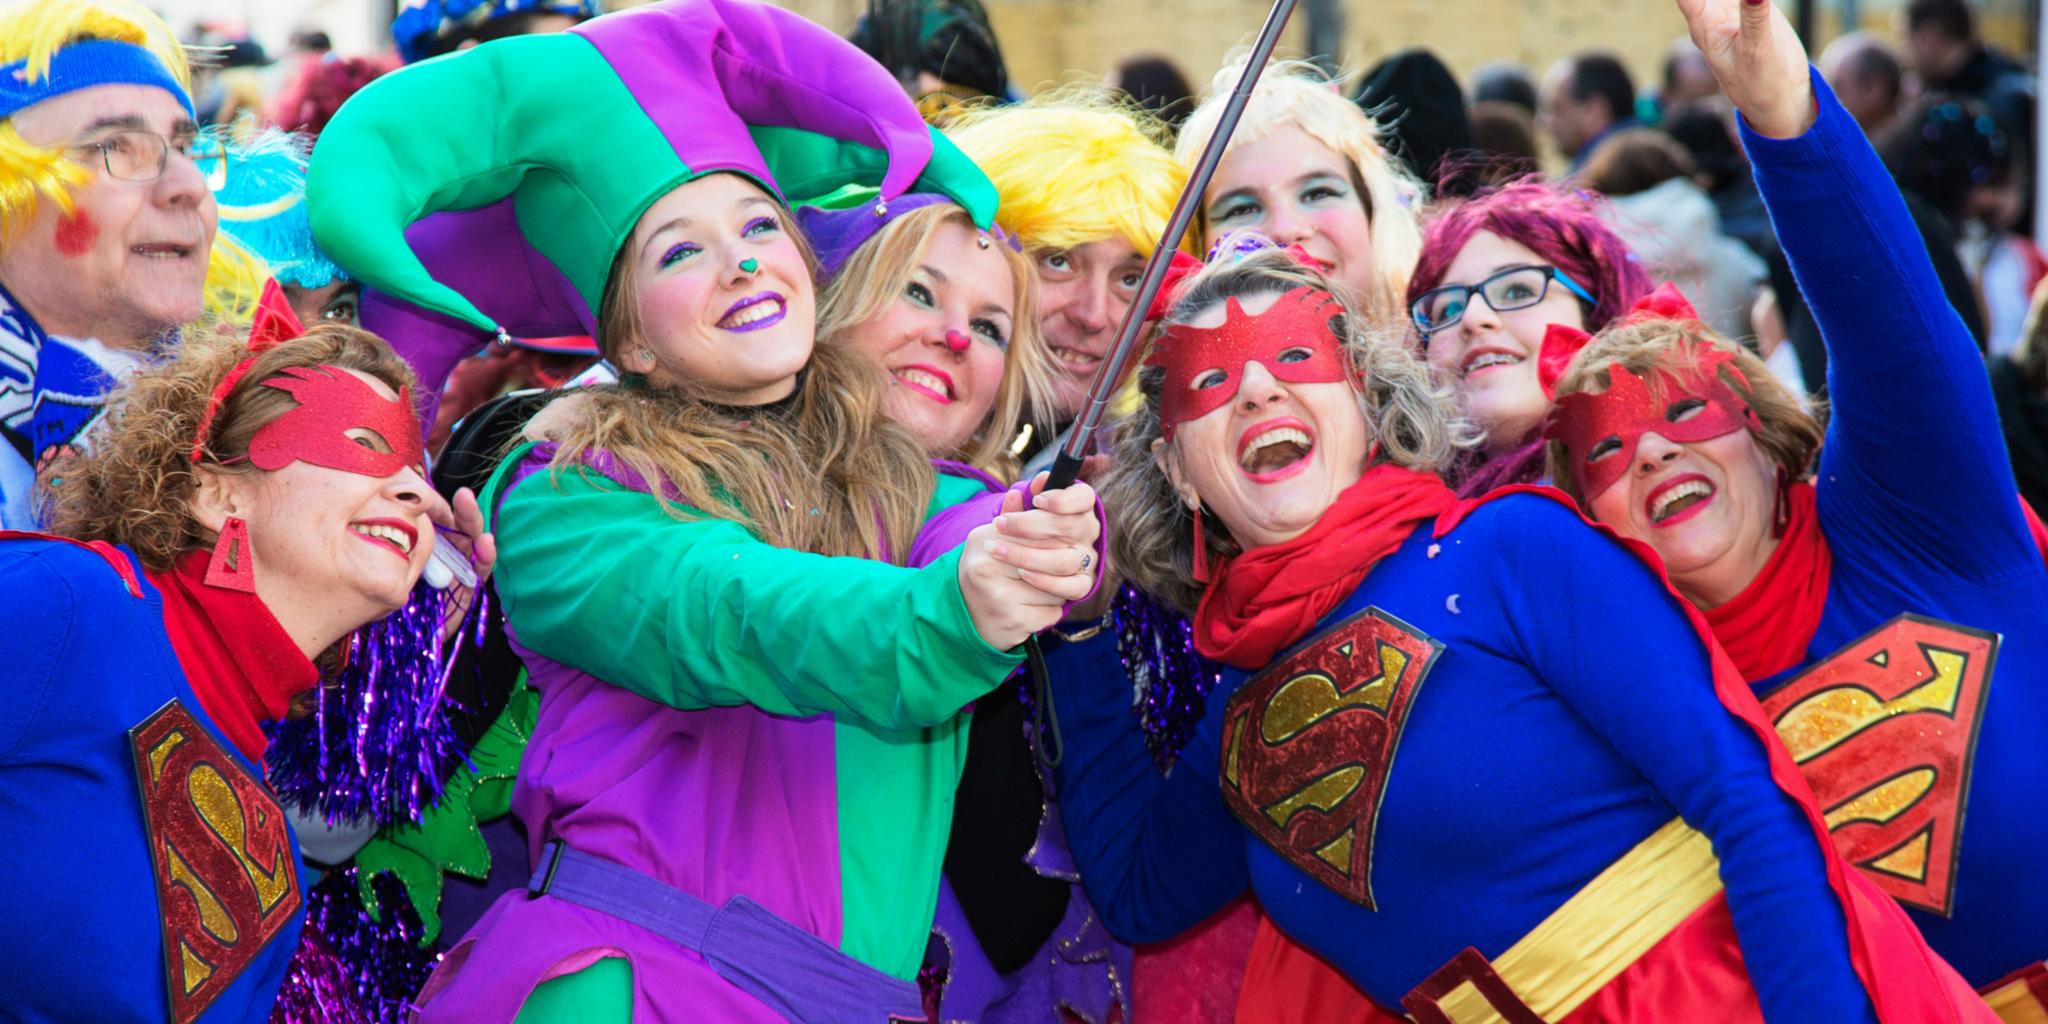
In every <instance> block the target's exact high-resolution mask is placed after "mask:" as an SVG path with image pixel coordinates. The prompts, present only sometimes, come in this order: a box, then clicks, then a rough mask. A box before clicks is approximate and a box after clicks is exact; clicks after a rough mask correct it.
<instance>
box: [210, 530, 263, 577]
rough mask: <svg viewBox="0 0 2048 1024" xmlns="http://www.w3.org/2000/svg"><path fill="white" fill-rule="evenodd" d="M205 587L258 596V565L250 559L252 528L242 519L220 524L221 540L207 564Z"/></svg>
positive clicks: (218, 541)
mask: <svg viewBox="0 0 2048 1024" xmlns="http://www.w3.org/2000/svg"><path fill="white" fill-rule="evenodd" d="M206 585H207V586H209V587H219V588H220V589H222V590H239V591H241V592H242V593H244V594H253V593H255V592H256V561H255V559H254V558H251V557H250V555H249V524H248V523H245V522H243V521H242V519H241V517H240V516H229V517H228V518H227V521H226V522H224V523H222V524H220V536H219V537H218V538H216V539H215V540H214V542H213V558H212V559H210V560H208V561H207V563H206Z"/></svg>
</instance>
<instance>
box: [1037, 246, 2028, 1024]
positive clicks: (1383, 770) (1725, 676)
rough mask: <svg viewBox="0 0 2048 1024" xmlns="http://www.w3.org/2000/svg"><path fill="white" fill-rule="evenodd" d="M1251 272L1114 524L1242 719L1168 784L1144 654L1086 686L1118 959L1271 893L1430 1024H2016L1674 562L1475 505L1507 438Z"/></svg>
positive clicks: (1159, 375) (1091, 671)
mask: <svg viewBox="0 0 2048 1024" xmlns="http://www.w3.org/2000/svg"><path fill="white" fill-rule="evenodd" d="M1230 259H1231V257H1229V256H1228V255H1226V256H1225V257H1224V260H1225V261H1226V262H1221V263H1218V264H1216V265H1212V266H1211V267H1209V268H1207V269H1206V270H1205V271H1203V272H1202V273H1200V274H1198V275H1196V276H1195V277H1193V278H1191V279H1190V280H1188V281H1187V282H1186V283H1185V284H1184V285H1183V286H1182V291H1181V292H1180V294H1179V297H1178V299H1177V301H1176V302H1175V305H1174V309H1173V311H1172V313H1171V314H1170V315H1169V316H1168V318H1167V326H1166V327H1165V329H1164V332H1163V334H1162V336H1161V338H1160V339H1159V340H1158V342H1157V344H1156V346H1155V349H1154V354H1153V356H1152V357H1151V358H1150V359H1149V360H1148V365H1147V368H1146V369H1145V370H1144V371H1143V373H1142V374H1141V375H1140V378H1139V384H1140V390H1141V391H1142V393H1143V394H1144V397H1145V407H1144V410H1143V411H1142V412H1140V413H1138V414H1136V415H1134V417H1133V418H1132V419H1131V420H1130V421H1128V422H1126V423H1125V424H1124V425H1123V427H1122V428H1121V430H1120V436H1119V441H1118V447H1119V451H1118V455H1119V456H1120V459H1119V464H1118V466H1117V468H1116V470H1115V472H1114V473H1113V474H1112V476H1111V477H1110V478H1109V479H1108V480H1107V481H1105V487H1104V494H1105V498H1106V499H1108V500H1109V501H1111V502H1112V503H1113V506H1114V507H1116V508H1118V509H1121V510H1122V511H1123V513H1124V514H1123V515H1122V516H1121V517H1119V519H1118V521H1119V522H1121V523H1125V524H1135V525H1130V526H1127V527H1126V528H1125V529H1123V530H1122V531H1120V532H1119V533H1118V535H1117V537H1116V540H1115V546H1116V547H1115V552H1114V553H1115V555H1116V557H1117V564H1118V565H1119V567H1120V568H1121V569H1122V570H1123V571H1124V572H1125V573H1126V574H1128V575H1129V576H1130V577H1131V578H1132V579H1133V580H1134V581H1136V582H1137V583H1138V584H1139V585H1140V586H1143V587H1145V588H1147V589H1149V590H1152V591H1153V592H1155V593H1158V594H1160V595H1161V596H1163V597H1165V598H1166V599H1168V600H1172V601H1175V602H1177V603H1180V604H1183V605H1185V606H1193V607H1195V608H1196V613H1195V628H1196V642H1197V645H1198V646H1199V647H1200V648H1201V649H1202V650H1203V652H1204V653H1205V654H1208V655H1209V656H1211V657H1215V658H1217V659H1218V660H1221V661H1223V662H1224V663H1226V664H1227V665H1229V666H1231V670H1230V671H1229V672H1228V673H1226V675H1225V677H1224V679H1223V681H1222V683H1221V684H1220V686H1219V688H1218V690H1217V693H1218V694H1220V695H1223V696H1221V697H1220V698H1213V699H1212V700H1211V701H1210V702H1209V707H1208V710H1207V711H1206V713H1205V715H1204V718H1203V720H1202V722H1201V724H1200V726H1199V728H1198V730H1197V733H1196V735H1195V737H1194V739H1193V740H1192V741H1191V743H1190V744H1189V746H1188V748H1187V750H1186V751H1185V752H1184V754H1183V756H1182V759H1181V762H1180V764H1179V765H1178V766H1177V767H1176V769H1175V770H1174V771H1173V772H1172V773H1171V774H1167V775H1161V774H1160V773H1159V772H1158V771H1157V770H1156V769H1155V768H1154V767H1153V766H1152V763H1151V761H1150V758H1149V756H1148V755H1147V753H1146V750H1145V746H1144V744H1143V742H1142V737H1141V736H1140V735H1139V729H1138V726H1137V724H1136V722H1135V721H1134V720H1133V719H1132V717H1131V715H1130V713H1129V710H1128V706H1127V704H1128V699H1129V698H1128V694H1127V692H1126V691H1125V690H1124V688H1123V687H1122V686H1121V685H1116V686H1109V685H1104V684H1105V682H1106V681H1108V680H1113V679H1117V678H1119V676H1118V675H1117V672H1116V662H1115V654H1114V645H1113V643H1110V642H1107V641H1100V640H1098V641H1095V642H1089V643H1082V644H1073V645H1068V646H1066V647H1063V648H1062V649H1061V650H1059V651H1057V652H1054V654H1053V655H1052V658H1054V659H1057V660H1060V661H1062V662H1064V670H1062V669H1061V668H1060V667H1055V668H1054V671H1053V672H1052V678H1053V679H1054V680H1055V688H1056V690H1057V704H1058V707H1059V708H1060V713H1061V720H1062V725H1063V727H1064V729H1065V735H1066V740H1067V752H1066V758H1065V760H1064V761H1063V763H1062V765H1061V770H1060V775H1061V786H1062V806H1063V810H1064V812H1065V814H1066V818H1067V822H1068V829H1069V834H1070V836H1071V839H1072V842H1073V847H1074V852H1075V855H1076V857H1077V859H1078V860H1079V862H1080V865H1081V868H1082V877H1083V879H1084V880H1085V883H1086V884H1087V886H1088V888H1089V893H1090V896H1091V897H1092V899H1093V901H1094V902H1095V904H1096V906H1097V907H1098V908H1099V909H1100V910H1101V911H1102V913H1103V914H1104V916H1105V919H1106V921H1107V922H1108V923H1109V924H1110V927H1111V930H1112V931H1113V932H1115V933H1117V934H1119V935H1120V936H1122V937H1124V938H1126V939H1128V940H1132V941H1146V940H1148V939H1151V938H1154V937H1157V936H1160V935H1169V934H1173V933H1175V932H1176V931H1178V930H1180V929H1182V928H1185V927H1186V926H1187V925H1188V924H1189V923H1191V922H1193V921H1196V920H1199V919H1201V918H1202V917H1203V916H1204V915H1206V914H1208V913H1210V912H1212V911H1213V910H1214V909H1215V908H1216V907H1218V906H1221V905H1222V904H1223V903H1224V902H1227V901H1228V900H1230V899H1232V898H1234V897H1235V896H1237V895H1238V894H1240V893H1242V892H1244V891H1245V890H1246V889H1248V888H1249V889H1250V890H1251V891H1253V892H1254V893H1255V894H1256V895H1257V896H1258V898H1259V900H1260V902H1261V904H1262V906H1263V908H1264V909H1265V911H1266V912H1267V913H1268V914H1269V915H1271V917H1272V918H1273V920H1274V922H1275V923H1276V924H1278V925H1279V926H1280V927H1281V928H1283V929H1285V930H1286V931H1287V932H1288V933H1289V934H1290V935H1291V936H1292V937H1293V938H1294V939H1295V940H1297V941H1299V942H1301V943H1302V944H1303V945H1305V946H1306V947H1307V948H1309V949H1310V950H1312V951H1314V952H1316V953H1317V954H1319V955H1320V956H1322V957H1324V958H1325V959H1327V960H1328V961H1329V962H1330V963H1332V964H1333V965H1334V966H1336V967H1337V968H1338V969H1339V970H1341V971H1343V972H1344V973H1345V974H1346V975H1347V976H1348V977H1350V978H1351V980H1352V981H1354V982H1356V983H1357V984H1358V985H1359V986H1360V987H1361V988H1362V989H1363V990H1364V991H1365V992H1366V993H1367V994H1368V995H1369V996H1370V997H1371V998H1372V999H1373V1000H1374V1001H1375V1002H1377V1003H1378V1004H1380V1005H1381V1006H1383V1007H1389V1008H1391V1007H1400V1008H1401V1009H1402V1010H1405V1011H1406V1012H1407V1013H1409V1014H1411V1015H1413V1016H1414V1017H1415V1018H1416V1019H1419V1020H1424V1021H1445V1020H1460V1021H1463V1020H1485V1019H1498V1020H1508V1021H1531V1020H1551V1021H1558V1020H1571V1021H1594V1020H1601V1021H1650V1020H1658V1021H1669V1020H1695V1019H1707V1018H1712V1019H1716V1020H1727V1021H1742V1020H1761V1019H1764V1018H1765V1016H1766V1015H1768V1016H1769V1017H1770V1018H1771V1019H1776V1020H1789V1019H1806V1020H1830V1021H1854V1020H1883V1021H1898V1022H1904V1021H1913V1022H1925V1021H1949V1020H1954V1021H1986V1020H1990V1019H1991V1018H1990V1015H1989V1011H1988V1010H1987V1009H1985V1007H1984V1006H1983V1004H1982V1003H1981V1002H1980V1001H1979V1000H1977V999H1976V997H1975V996H1974V995H1973V994H1972V993H1971V992H1970V991H1969V989H1968V986H1967V985H1965V984H1964V983H1963V982H1962V980H1961V979H1960V978H1958V977H1957V976H1956V975H1955V974H1954V972H1953V971H1952V970H1950V969H1949V968H1948V967H1947V965H1946V964H1944V963H1942V962H1941V961H1940V959H1939V958H1938V957H1935V956H1934V955H1932V954H1931V953H1930V952H1929V951H1928V950H1927V948H1926V946H1925V945H1924V943H1922V942H1921V940H1920V939H1919V937H1918V935H1917V934H1916V933H1915V932H1914V931H1913V929H1912V927H1911V925H1910V924H1909V923H1908V922H1907V921H1906V919H1905V917H1904V915H1903V913H1902V912H1901V911H1900V910H1899V908H1898V907H1897V906H1896V905H1895V904H1894V903H1892V902H1891V901H1890V900H1889V899H1887V898H1885V897H1884V896H1883V895H1882V894H1881V893H1880V892H1878V891H1877V890H1876V889H1875V887H1873V886H1872V885H1871V884H1870V883H1869V882H1868V880H1866V879H1864V878H1863V877H1861V876H1860V875H1858V874H1856V873H1855V872H1854V871H1852V870H1851V869H1849V868H1848V866H1847V865H1846V864H1845V862H1844V861H1843V860H1842V859H1841V857H1840V856H1839V855H1838V854H1837V853H1835V852H1834V849H1833V847H1832V846H1831V845H1830V844H1829V843H1828V842H1827V839H1826V833H1825V830H1824V827H1823V825H1822V823H1821V820H1820V816H1819V813H1818V811H1817V809H1816V808H1815V807H1814V805H1813V803H1812V800H1811V797H1810V795H1809V793H1808V791H1807V789H1806V787H1805V784H1804V782H1803V781H1802V780H1801V778H1800V776H1799V773H1798V770H1797V768H1796V767H1795V766H1794V765H1793V764H1792V762H1791V760H1790V759H1789V758H1788V757H1787V756H1786V755H1785V753H1784V751H1783V748H1782V747H1779V746H1777V745H1776V744H1775V743H1773V742H1772V741H1771V739H1770V736H1771V733H1770V730H1769V727H1768V726H1767V725H1766V724H1765V723H1764V722H1763V720H1762V718H1761V715H1760V714H1759V712H1758V709H1757V706H1756V704H1755V702H1754V700H1753V699H1752V698H1751V697H1750V696H1749V693H1748V690H1747V688H1746V687H1745V686H1743V685H1742V682H1741V680H1740V678H1739V677H1738V676H1737V675H1736V673H1735V672H1734V670H1733V668H1732V666H1730V665H1729V664H1728V663H1727V661H1726V659H1725V657H1724V656H1723V655H1721V654H1720V653H1719V651H1718V649H1716V648H1714V647H1713V646H1712V645H1711V644H1710V643H1708V642H1707V640H1706V639H1705V630H1704V627H1703V626H1702V624H1701V623H1700V621H1699V620H1698V619H1697V618H1696V617H1695V616H1694V615H1693V614H1692V613H1691V612H1689V610H1688V609H1687V608H1686V606H1685V605H1684V604H1683V603H1682V602H1680V601H1679V600H1678V599H1677V598H1676V597H1675V596H1674V595H1673V594H1672V593H1671V592H1670V590H1669V588H1668V586H1667V585H1666V584H1665V582H1664V581H1663V579H1662V578H1661V577H1660V576H1658V575H1657V574H1656V572H1654V571H1653V570H1652V569H1650V568H1648V567H1647V566H1646V565H1645V564H1644V562H1643V560H1642V558H1641V557H1640V555H1639V554H1638V552H1637V551H1635V550H1632V549H1631V548H1630V547H1629V546H1628V545H1626V544H1625V543H1624V542H1620V541H1617V540H1616V539H1614V538H1612V537H1610V536H1603V535H1602V533H1601V532H1600V531H1598V530H1596V529H1594V528H1591V527H1589V526H1588V525H1587V524H1586V523H1585V522H1584V521H1583V520H1582V519H1581V518H1579V516H1578V515H1577V514H1576V513H1575V512H1573V511H1572V510H1571V509H1570V508H1569V507H1568V506H1566V505H1564V504H1562V503H1560V502H1558V501H1556V500H1555V499H1553V498H1551V497H1549V496H1546V495H1544V494H1521V493H1514V494H1505V495H1501V496H1497V497H1494V498H1491V499H1485V500H1481V501H1477V502H1466V503H1460V502H1459V501H1457V499H1456V498H1455V497H1454V496H1453V495H1452V494H1451V492H1450V490H1449V489H1448V488H1447V487H1445V486H1444V484H1443V482H1442V480H1441V479H1440V478H1439V477H1438V476H1437V475H1436V473H1437V471H1438V470H1439V469H1440V468H1441V467H1443V466H1445V465H1446V464H1448V463H1449V461H1450V460H1451V459H1452V458H1453V456H1454V455H1455V453H1456V451H1457V450H1458V449H1459V448H1460V447H1461V446H1462V445H1465V444H1469V443H1470V439H1469V434H1470V428H1469V427H1467V426H1465V425H1464V424H1463V423H1462V422H1461V421H1460V420H1458V419H1457V418H1456V416H1455V415H1454V413H1452V412H1451V411H1450V406H1449V405H1448V398H1447V396H1446V395H1445V394H1444V393H1443V392H1442V391H1441V390H1440V389H1438V388H1437V387H1436V386H1435V385H1434V384H1433V383H1432V381H1431V378H1430V377H1429V376H1428V374H1427V371H1426V370H1425V369H1424V368H1423V367H1422V366H1421V364H1420V363H1419V362H1418V361H1416V360H1415V359H1414V357H1413V356H1412V355H1410V354H1408V353H1407V352H1406V350H1405V348H1404V347H1403V346H1402V345H1401V344H1400V342H1399V341H1398V339H1392V338H1374V337H1371V336H1369V335H1367V334H1365V333H1364V332H1363V331H1361V330H1358V329H1357V328H1354V327H1353V326H1351V322H1350V319H1349V317H1348V316H1347V314H1346V312H1345V310H1344V307H1343V306H1342V304H1341V303H1340V302H1339V301H1338V300H1337V299H1335V298H1334V297H1332V296H1331V295H1330V294H1329V292H1328V289H1327V286H1326V284H1325V283H1324V282H1323V280H1322V279H1321V278H1320V277H1319V276H1317V275H1315V274H1313V273H1312V272H1309V271H1306V270H1304V269H1302V268H1300V267H1298V266H1296V265H1294V264H1292V263H1291V262H1290V260H1289V258H1288V257H1287V256H1285V255H1283V254H1281V253H1277V252H1263V253H1256V254H1253V255H1250V256H1247V257H1244V258H1242V259H1238V260H1236V261H1235V262H1229V260H1230ZM1190 577H1192V578H1193V579H1194V580H1197V581H1206V585H1192V584H1190V583H1189V582H1188V580H1189V578H1190ZM1530 581H1542V582H1541V584H1540V585H1538V584H1532V583H1531V582H1530ZM1592 622H1597V623H1599V624H1600V628H1599V630H1598V632H1597V633H1593V632H1591V631H1587V630H1584V629H1583V628H1582V626H1581V624H1583V623H1592Z"/></svg>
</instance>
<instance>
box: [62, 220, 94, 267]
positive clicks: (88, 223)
mask: <svg viewBox="0 0 2048 1024" xmlns="http://www.w3.org/2000/svg"><path fill="white" fill-rule="evenodd" d="M99 241H100V226H99V225H98V224H95V223H93V219H92V215H91V214H89V213H86V212H85V211H84V210H74V211H73V212H71V213H68V214H65V215H64V216H62V217H59V218H57V236H56V243H57V252H58V254H59V255H62V256H67V257H70V258H72V259H77V258H78V257H80V256H83V255H85V254H86V253H89V252H91V251H92V250H93V246H95V245H98V244H99Z"/></svg>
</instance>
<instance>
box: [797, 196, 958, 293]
mask: <svg viewBox="0 0 2048 1024" xmlns="http://www.w3.org/2000/svg"><path fill="white" fill-rule="evenodd" d="M952 202H953V201H952V200H951V199H948V198H946V197H945V196H942V195H934V194H933V193H930V192H918V193H913V194H911V195H907V196H904V197H902V198H900V199H896V200H892V201H891V202H890V203H889V212H888V213H887V214H885V215H883V216H880V217H877V216H875V211H874V208H873V207H871V206H867V205H862V206H856V207H853V208H851V209H846V210H827V209H823V208H821V207H816V206H799V207H797V210H796V220H797V223H798V224H801V225H802V226H803V229H804V234H805V236H807V237H808V238H810V240H811V248H812V249H814V250H816V251H817V254H818V269H819V271H820V272H821V273H822V275H823V276H824V277H825V278H827V279H829V278H833V277H837V276H839V270H840V268H841V267H844V266H846V261H847V260H849V259H851V258H853V253H854V250H856V249H859V248H860V247H861V246H863V245H865V244H867V241H868V239H871V238H873V237H875V236H876V235H878V234H880V233H881V231H882V229H883V228H885V227H888V226H889V225H891V224H894V223H895V222H896V218H898V217H901V216H903V215H904V214H906V213H909V212H910V211H912V210H922V209H924V208H925V207H927V206H936V205H938V204H940V203H946V204H949V205H950V204H951V203H952Z"/></svg>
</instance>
